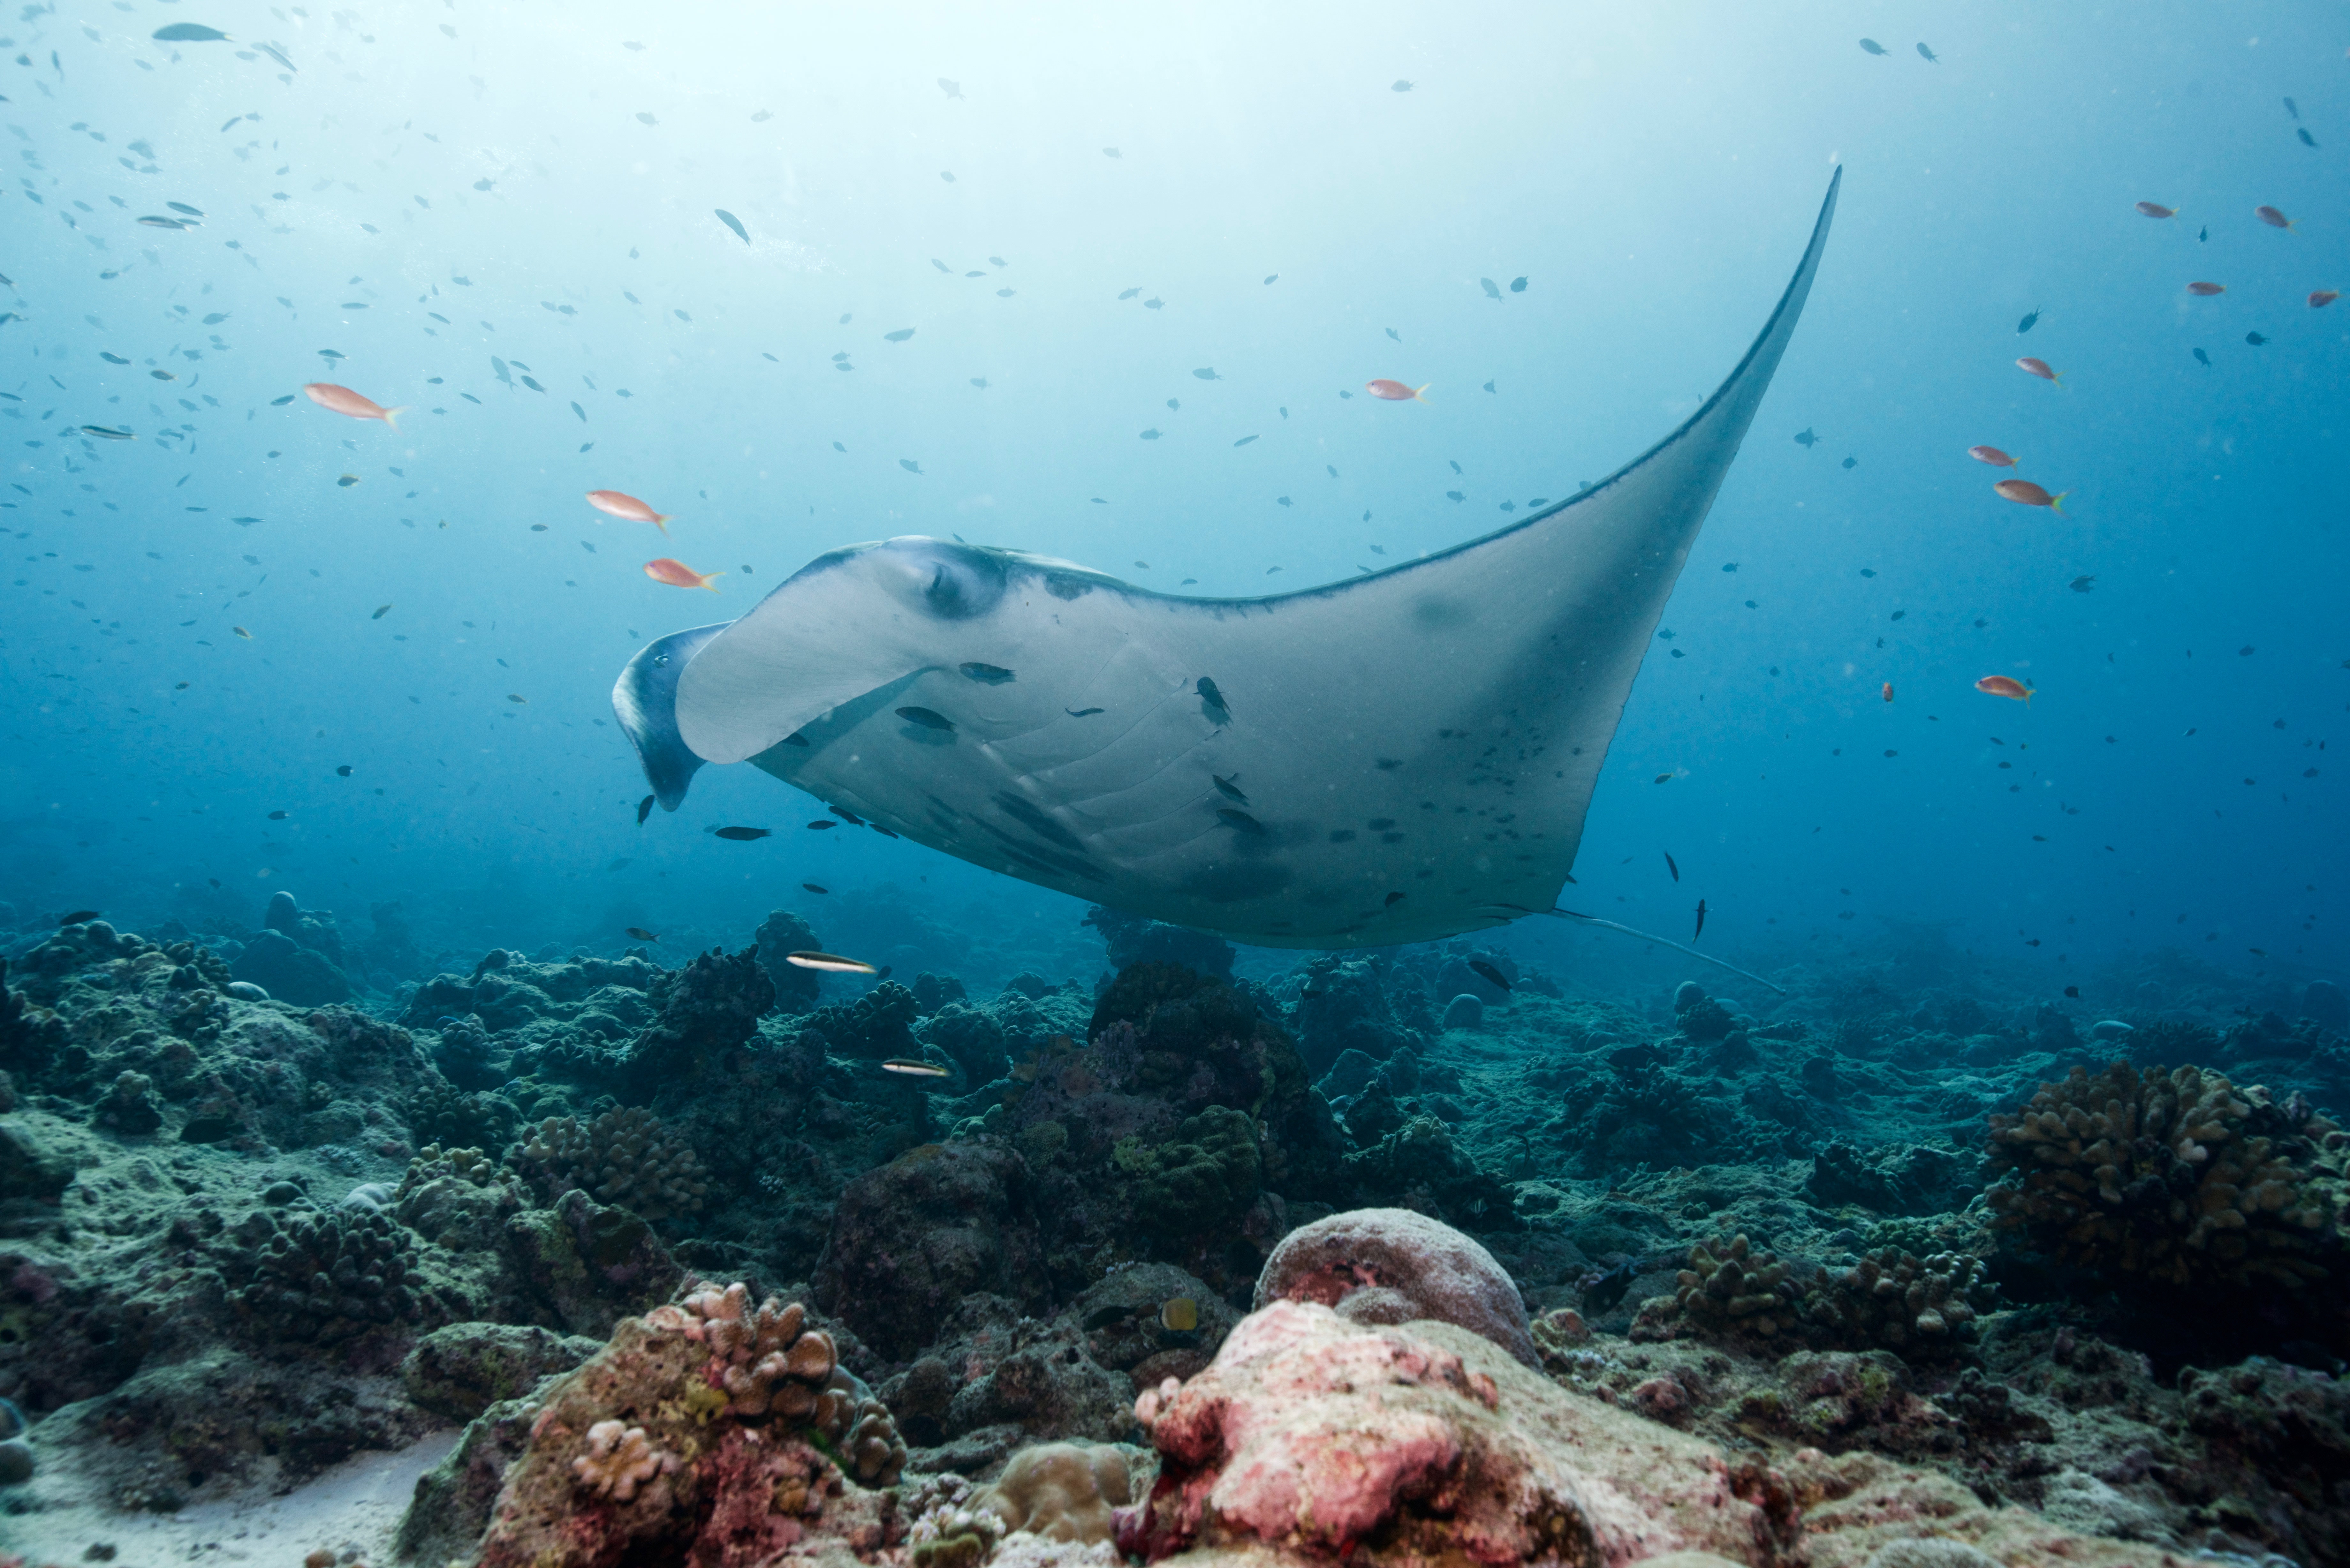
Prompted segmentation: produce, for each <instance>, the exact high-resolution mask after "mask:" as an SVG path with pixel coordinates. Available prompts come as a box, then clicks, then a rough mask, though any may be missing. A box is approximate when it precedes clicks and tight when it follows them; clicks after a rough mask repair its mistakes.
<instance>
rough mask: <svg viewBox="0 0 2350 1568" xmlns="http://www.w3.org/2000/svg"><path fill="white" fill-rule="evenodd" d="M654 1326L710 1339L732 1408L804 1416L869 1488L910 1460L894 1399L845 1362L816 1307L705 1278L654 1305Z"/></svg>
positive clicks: (711, 1373) (713, 1373)
mask: <svg viewBox="0 0 2350 1568" xmlns="http://www.w3.org/2000/svg"><path fill="white" fill-rule="evenodd" d="M645 1324H646V1326H647V1327H649V1328H650V1329H652V1330H653V1331H654V1332H656V1333H659V1334H681V1335H683V1336H684V1337H685V1338H687V1339H689V1340H692V1341H695V1342H697V1343H700V1344H702V1345H708V1346H709V1347H710V1353H711V1355H710V1361H709V1363H708V1365H707V1366H705V1367H704V1368H703V1370H702V1380H703V1382H704V1383H705V1384H707V1385H708V1386H710V1387H711V1388H712V1389H713V1390H715V1391H716V1392H718V1393H720V1394H723V1395H724V1396H725V1398H726V1406H725V1407H726V1410H727V1412H728V1413H729V1414H731V1415H733V1416H735V1417H740V1418H743V1419H749V1420H760V1419H776V1420H783V1421H789V1422H795V1423H800V1424H804V1425H806V1426H808V1427H811V1428H815V1429H816V1431H818V1432H820V1433H822V1434H823V1435H824V1437H825V1438H826V1439H827V1441H828V1442H830V1443H831V1444H832V1446H833V1448H834V1449H836V1450H837V1453H838V1455H839V1456H840V1458H841V1459H842V1462H843V1468H845V1469H847V1470H848V1472H849V1473H850V1474H852V1475H854V1476H855V1477H857V1479H858V1480H860V1481H863V1482H864V1483H865V1484H867V1485H868V1486H889V1485H892V1484H894V1483H895V1482H896V1480H897V1479H898V1475H899V1471H901V1470H903V1469H905V1467H906V1445H905V1442H904V1441H903V1440H902V1439H901V1438H899V1436H898V1428H897V1425H896V1423H895V1422H893V1421H892V1420H891V1419H890V1417H889V1409H888V1407H885V1406H883V1405H882V1404H881V1402H880V1401H879V1400H878V1399H876V1398H874V1397H873V1395H872V1391H871V1390H870V1389H868V1388H867V1387H866V1386H865V1385H864V1384H863V1383H862V1382H861V1381H859V1380H858V1378H857V1377H856V1376H853V1375H852V1374H850V1373H849V1372H847V1370H846V1369H844V1368H843V1367H842V1366H840V1352H839V1349H838V1347H837V1346H836V1345H834V1343H833V1338H832V1335H830V1334H827V1333H825V1332H824V1331H823V1330H821V1329H813V1328H809V1327H808V1326H807V1310H806V1308H805V1307H803V1306H801V1305H800V1303H797V1302H794V1303H791V1304H790V1305H788V1306H786V1305H785V1304H784V1303H782V1302H780V1301H778V1300H776V1299H775V1297H773V1296H770V1297H768V1298H767V1300H765V1301H764V1302H762V1303H760V1304H759V1306H758V1307H757V1309H756V1310H755V1311H754V1310H752V1309H751V1292H750V1287H749V1286H747V1285H744V1284H743V1283H741V1282H736V1283H734V1284H731V1285H728V1286H726V1287H725V1288H724V1289H723V1290H722V1289H720V1288H719V1287H718V1286H716V1285H713V1284H707V1283H705V1284H702V1286H700V1287H699V1288H698V1289H696V1290H695V1291H694V1292H693V1293H691V1294H690V1295H688V1296H687V1297H686V1298H685V1300H684V1301H683V1302H681V1303H679V1304H677V1305H676V1306H666V1307H658V1308H655V1309H654V1310H653V1311H652V1312H651V1313H650V1314H647V1316H646V1318H645Z"/></svg>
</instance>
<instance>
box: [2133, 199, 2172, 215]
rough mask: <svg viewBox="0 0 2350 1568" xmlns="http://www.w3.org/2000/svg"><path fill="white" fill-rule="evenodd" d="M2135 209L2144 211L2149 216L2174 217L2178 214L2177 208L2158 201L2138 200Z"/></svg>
mask: <svg viewBox="0 0 2350 1568" xmlns="http://www.w3.org/2000/svg"><path fill="white" fill-rule="evenodd" d="M2137 210H2138V211H2139V212H2141V213H2145V214H2146V215H2147V217H2149V218H2175V217H2177V216H2178V208H2176V207H2166V206H2164V205H2163V204H2162V203H2161V202H2139V203H2138V204H2137Z"/></svg>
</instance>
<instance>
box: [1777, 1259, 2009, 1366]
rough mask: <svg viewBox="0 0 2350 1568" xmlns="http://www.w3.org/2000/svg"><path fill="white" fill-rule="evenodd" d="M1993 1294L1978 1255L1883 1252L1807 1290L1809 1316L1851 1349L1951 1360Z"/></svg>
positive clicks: (1820, 1277) (1823, 1275)
mask: <svg viewBox="0 0 2350 1568" xmlns="http://www.w3.org/2000/svg"><path fill="white" fill-rule="evenodd" d="M1979 1296H1980V1297H1981V1301H1979V1300H1978V1297H1979ZM1989 1297H1990V1286H1989V1284H1988V1283H1987V1282H1984V1281H1983V1278H1982V1260H1981V1259H1980V1258H1970V1257H1966V1256H1964V1255H1962V1254H1960V1253H1957V1252H1936V1253H1934V1254H1933V1255H1932V1256H1931V1257H1926V1258H1921V1257H1919V1256H1918V1254H1917V1253H1915V1252H1907V1251H1902V1250H1901V1249H1900V1248H1898V1247H1885V1248H1880V1249H1879V1250H1878V1251H1874V1252H1870V1253H1868V1254H1867V1255H1866V1256H1865V1257H1863V1258H1862V1259H1861V1260H1860V1262H1857V1263H1856V1264H1854V1265H1853V1266H1852V1267H1851V1268H1849V1269H1846V1270H1845V1271H1843V1272H1840V1273H1832V1272H1829V1271H1828V1270H1826V1269H1822V1270H1820V1271H1819V1272H1818V1273H1816V1274H1814V1276H1813V1278H1812V1282H1811V1284H1810V1286H1809V1287H1808V1288H1807V1289H1806V1290H1805V1291H1804V1316H1805V1317H1806V1318H1808V1319H1809V1320H1810V1321H1811V1322H1812V1323H1813V1324H1814V1325H1815V1326H1817V1327H1819V1328H1821V1329H1822V1330H1824V1331H1825V1332H1826V1333H1827V1334H1830V1335H1831V1336H1833V1337H1834V1339H1835V1341H1836V1343H1837V1344H1838V1345H1841V1346H1842V1347H1843V1348H1846V1349H1850V1350H1862V1349H1867V1348H1871V1347H1874V1346H1879V1345H1882V1346H1887V1347H1889V1348H1891V1349H1895V1350H1898V1351H1901V1352H1903V1353H1905V1354H1907V1355H1911V1356H1918V1355H1947V1354H1950V1353H1951V1352H1953V1351H1956V1350H1958V1349H1960V1348H1961V1347H1962V1346H1964V1345H1967V1344H1969V1343H1970V1342H1971V1341H1972V1340H1973V1338H1974V1324H1975V1316H1976V1314H1977V1313H1978V1312H1979V1311H1980V1310H1981V1308H1982V1307H1983V1306H1984V1305H1987V1304H1988V1302H1989Z"/></svg>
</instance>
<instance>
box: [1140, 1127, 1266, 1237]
mask: <svg viewBox="0 0 2350 1568" xmlns="http://www.w3.org/2000/svg"><path fill="white" fill-rule="evenodd" d="M1111 1158H1113V1159H1114V1160H1115V1161H1116V1162H1117V1164H1118V1168H1119V1169H1120V1170H1122V1171H1124V1172H1125V1173H1126V1175H1127V1178H1128V1180H1129V1182H1130V1183H1131V1184H1132V1201H1133V1204H1134V1212H1135V1217H1136V1218H1137V1219H1139V1220H1142V1221H1143V1222H1144V1223H1146V1224H1148V1225H1149V1226H1150V1227H1151V1228H1152V1229H1154V1230H1159V1231H1197V1230H1201V1229H1203V1228H1205V1227H1208V1226H1212V1225H1219V1224H1222V1223H1225V1222H1227V1221H1229V1220H1232V1219H1233V1218H1235V1217H1237V1216H1238V1215H1239V1214H1240V1213H1241V1212H1242V1211H1243V1210H1246V1209H1247V1208H1248V1206H1249V1205H1250V1204H1252V1203H1253V1202H1255V1201H1256V1195H1257V1191H1258V1189H1259V1187H1260V1184H1261V1179H1262V1176H1263V1163H1262V1161H1261V1160H1260V1159H1259V1158H1258V1156H1257V1137H1256V1124H1255V1123H1254V1122H1253V1120H1251V1119H1250V1117H1249V1116H1248V1114H1247V1113H1246V1112H1244V1111H1238V1110H1234V1109H1232V1107H1231V1106H1208V1107H1207V1108H1206V1109H1205V1110H1203V1111H1201V1113H1200V1114H1199V1115H1198V1116H1186V1117H1185V1118H1184V1119H1183V1120H1182V1121H1181V1122H1180V1123H1179V1124H1177V1126H1176V1127H1175V1132H1174V1136H1173V1137H1170V1138H1168V1139H1166V1140H1165V1141H1163V1142H1159V1143H1145V1142H1144V1141H1143V1140H1141V1139H1140V1138H1139V1137H1129V1138H1126V1139H1124V1140H1122V1141H1121V1142H1120V1143H1119V1144H1118V1147H1117V1148H1116V1150H1115V1151H1113V1154H1112V1157H1111Z"/></svg>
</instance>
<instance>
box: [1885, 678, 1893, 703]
mask: <svg viewBox="0 0 2350 1568" xmlns="http://www.w3.org/2000/svg"><path fill="white" fill-rule="evenodd" d="M1885 700H1886V701H1887V702H1890V701H1893V682H1892V681H1890V680H1888V681H1887V682H1886V683H1885Z"/></svg>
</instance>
